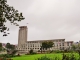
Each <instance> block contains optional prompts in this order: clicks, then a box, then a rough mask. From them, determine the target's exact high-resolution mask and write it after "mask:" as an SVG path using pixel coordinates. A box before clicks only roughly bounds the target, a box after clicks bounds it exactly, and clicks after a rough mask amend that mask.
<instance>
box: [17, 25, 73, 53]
mask: <svg viewBox="0 0 80 60" xmlns="http://www.w3.org/2000/svg"><path fill="white" fill-rule="evenodd" d="M19 28H20V29H19V37H18V46H17V47H16V49H17V50H18V51H19V52H20V53H28V52H29V51H30V50H31V49H33V50H34V51H35V52H37V51H39V50H40V49H41V45H42V42H44V41H52V42H53V43H54V46H53V47H52V48H50V50H64V49H67V48H71V47H72V44H73V41H67V42H65V39H49V40H36V41H27V32H28V28H27V26H21V27H19Z"/></svg>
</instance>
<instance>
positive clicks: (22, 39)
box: [18, 26, 27, 47]
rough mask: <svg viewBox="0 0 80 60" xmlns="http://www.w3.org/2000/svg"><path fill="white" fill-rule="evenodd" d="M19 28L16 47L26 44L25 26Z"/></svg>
mask: <svg viewBox="0 0 80 60" xmlns="http://www.w3.org/2000/svg"><path fill="white" fill-rule="evenodd" d="M19 28H20V29H19V35H18V46H19V47H20V46H21V45H23V44H25V43H26V42H27V26H20V27H19Z"/></svg>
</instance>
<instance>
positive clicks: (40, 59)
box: [37, 56, 53, 60]
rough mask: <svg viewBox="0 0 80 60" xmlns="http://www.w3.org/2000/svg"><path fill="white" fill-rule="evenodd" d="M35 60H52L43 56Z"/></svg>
mask: <svg viewBox="0 0 80 60" xmlns="http://www.w3.org/2000/svg"><path fill="white" fill-rule="evenodd" d="M37 60H53V59H52V58H49V57H46V56H43V57H41V58H38V59H37Z"/></svg>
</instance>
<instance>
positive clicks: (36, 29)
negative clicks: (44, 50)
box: [1, 0, 80, 43]
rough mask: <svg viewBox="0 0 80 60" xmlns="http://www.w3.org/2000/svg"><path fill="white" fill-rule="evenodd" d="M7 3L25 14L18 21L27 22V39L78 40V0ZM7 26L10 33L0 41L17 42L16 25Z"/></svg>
mask: <svg viewBox="0 0 80 60" xmlns="http://www.w3.org/2000/svg"><path fill="white" fill-rule="evenodd" d="M8 4H9V5H11V6H14V8H15V9H18V10H19V11H20V12H22V13H23V15H24V16H25V18H26V19H25V20H24V21H22V22H20V23H19V24H20V26H22V25H27V24H26V23H29V24H28V25H27V26H28V40H40V39H57V38H65V39H66V41H79V40H80V37H79V36H80V27H79V26H80V7H79V6H80V0H24V1H22V0H16V1H14V0H8ZM7 26H8V27H10V33H11V35H10V36H8V37H5V38H3V37H1V39H2V40H1V41H2V42H8V41H9V42H11V43H17V41H18V38H17V36H18V34H17V33H18V27H15V26H11V25H10V24H9V23H7ZM13 36H14V37H15V38H13ZM12 38H13V39H12ZM11 39H12V40H11ZM5 40H6V41H5Z"/></svg>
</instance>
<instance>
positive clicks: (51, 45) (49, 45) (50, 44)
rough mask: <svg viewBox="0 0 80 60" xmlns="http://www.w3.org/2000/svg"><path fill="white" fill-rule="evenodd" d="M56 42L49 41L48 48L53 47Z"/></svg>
mask: <svg viewBox="0 0 80 60" xmlns="http://www.w3.org/2000/svg"><path fill="white" fill-rule="evenodd" d="M53 45H54V43H53V42H52V41H49V42H48V48H49V49H50V48H51V47H53Z"/></svg>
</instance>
